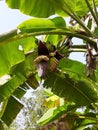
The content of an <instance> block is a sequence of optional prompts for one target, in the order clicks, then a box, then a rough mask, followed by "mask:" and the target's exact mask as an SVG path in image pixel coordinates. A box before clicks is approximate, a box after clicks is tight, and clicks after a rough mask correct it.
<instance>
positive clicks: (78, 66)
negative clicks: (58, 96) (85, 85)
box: [58, 58, 86, 79]
mask: <svg viewBox="0 0 98 130" xmlns="http://www.w3.org/2000/svg"><path fill="white" fill-rule="evenodd" d="M58 68H59V69H61V70H62V72H66V73H68V74H69V75H70V77H73V78H76V79H80V78H82V77H85V78H86V70H85V68H86V67H85V65H84V64H83V63H81V62H79V61H75V60H71V59H68V58H63V59H61V60H60V61H59V64H58Z"/></svg>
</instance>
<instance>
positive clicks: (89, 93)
mask: <svg viewBox="0 0 98 130" xmlns="http://www.w3.org/2000/svg"><path fill="white" fill-rule="evenodd" d="M48 76H49V77H48V79H47V80H45V83H44V86H45V87H47V88H51V90H52V92H53V93H54V94H56V95H58V96H60V97H64V98H65V99H66V100H68V101H70V102H75V103H76V104H78V105H80V106H82V105H89V104H91V103H93V102H95V101H96V100H97V99H98V95H97V92H96V89H95V87H94V85H95V84H93V83H92V82H90V81H89V80H86V79H80V80H79V81H78V80H77V81H75V80H73V79H71V78H69V76H68V75H67V74H64V76H62V75H61V76H60V74H55V73H51V74H49V75H48ZM80 99H81V100H80Z"/></svg>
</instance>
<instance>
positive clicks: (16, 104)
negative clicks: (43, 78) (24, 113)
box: [1, 96, 23, 126]
mask: <svg viewBox="0 0 98 130" xmlns="http://www.w3.org/2000/svg"><path fill="white" fill-rule="evenodd" d="M22 107H23V105H22V104H21V102H20V101H19V100H18V99H17V98H15V97H14V96H11V97H10V98H9V100H8V104H7V106H6V109H5V112H4V114H3V116H2V118H1V119H2V120H3V121H4V122H5V123H6V124H7V125H8V126H9V125H10V124H11V123H12V121H13V120H14V119H15V117H16V116H17V114H18V113H19V111H20V110H21V108H22Z"/></svg>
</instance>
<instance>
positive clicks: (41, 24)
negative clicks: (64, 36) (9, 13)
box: [18, 17, 66, 32]
mask: <svg viewBox="0 0 98 130" xmlns="http://www.w3.org/2000/svg"><path fill="white" fill-rule="evenodd" d="M65 27H66V24H65V21H64V19H63V18H62V17H55V18H53V19H45V18H40V19H39V18H32V19H29V20H27V21H24V22H23V23H21V24H20V25H19V26H18V28H19V29H20V30H21V31H22V32H38V31H49V30H53V29H58V28H65Z"/></svg>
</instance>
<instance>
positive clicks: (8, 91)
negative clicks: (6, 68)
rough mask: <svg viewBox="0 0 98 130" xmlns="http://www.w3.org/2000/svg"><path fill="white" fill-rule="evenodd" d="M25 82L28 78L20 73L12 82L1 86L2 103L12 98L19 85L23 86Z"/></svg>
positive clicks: (0, 99)
mask: <svg viewBox="0 0 98 130" xmlns="http://www.w3.org/2000/svg"><path fill="white" fill-rule="evenodd" d="M24 81H26V78H25V77H24V76H23V75H22V74H21V73H19V72H18V73H17V75H14V76H13V77H12V79H11V80H9V81H8V82H7V83H5V84H4V85H2V86H0V102H2V101H3V100H5V99H7V98H8V97H10V96H11V95H12V93H13V92H14V91H15V90H16V89H17V88H18V87H19V85H21V84H23V82H24Z"/></svg>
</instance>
